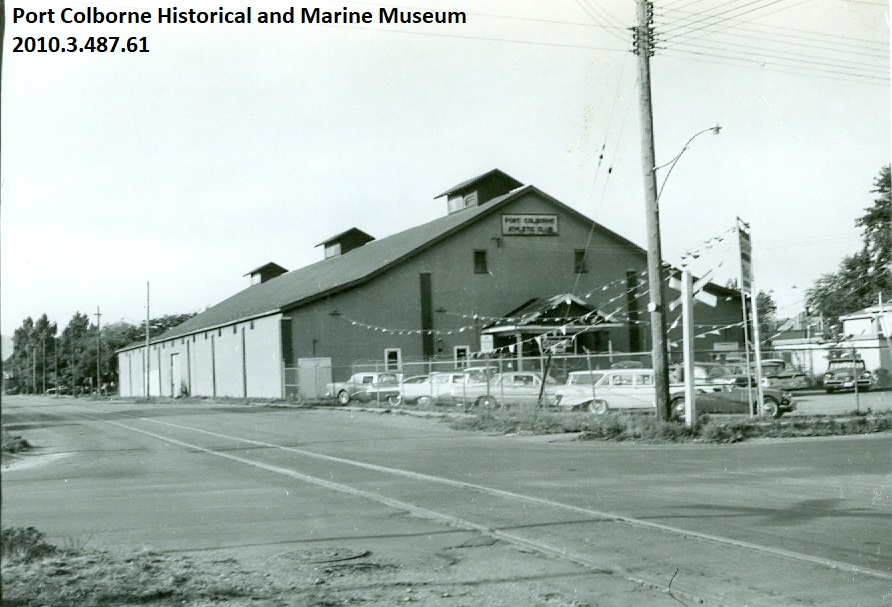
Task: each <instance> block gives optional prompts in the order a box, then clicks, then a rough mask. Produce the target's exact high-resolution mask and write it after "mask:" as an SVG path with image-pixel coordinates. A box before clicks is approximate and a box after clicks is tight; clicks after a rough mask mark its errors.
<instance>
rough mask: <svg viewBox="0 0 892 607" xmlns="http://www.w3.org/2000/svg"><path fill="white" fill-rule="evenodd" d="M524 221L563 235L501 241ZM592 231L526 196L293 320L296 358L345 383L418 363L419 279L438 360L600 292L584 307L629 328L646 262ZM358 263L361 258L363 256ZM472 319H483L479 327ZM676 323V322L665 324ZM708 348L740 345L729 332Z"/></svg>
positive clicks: (729, 315) (733, 313)
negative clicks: (553, 221)
mask: <svg viewBox="0 0 892 607" xmlns="http://www.w3.org/2000/svg"><path fill="white" fill-rule="evenodd" d="M520 213H530V214H533V213H545V214H557V215H558V229H559V232H560V234H559V235H558V236H503V235H502V223H501V215H502V214H520ZM590 225H591V224H589V223H587V222H584V221H581V220H580V219H579V218H578V217H577V216H576V215H573V214H570V213H567V212H564V211H562V210H558V209H557V208H556V207H555V206H554V205H552V204H551V203H550V202H548V201H547V200H544V199H542V198H541V197H540V196H539V195H538V194H536V193H534V192H532V193H529V194H527V195H526V196H523V197H521V198H519V199H518V200H517V201H515V202H513V203H512V204H510V205H508V206H506V207H504V208H503V209H501V210H500V211H498V212H496V213H494V214H493V215H491V216H489V217H486V218H483V219H482V220H480V221H478V222H477V223H476V224H474V225H472V226H470V227H468V228H467V229H465V230H463V231H461V232H459V233H457V234H455V235H454V236H452V237H450V238H448V239H446V240H445V241H442V242H440V243H439V244H437V245H436V246H434V247H432V248H430V249H428V250H427V251H424V252H422V253H420V254H419V255H417V256H415V257H414V258H412V259H410V260H407V261H406V262H404V263H402V264H400V265H399V266H397V267H395V268H393V269H391V270H389V271H387V272H385V273H383V274H381V275H379V276H378V277H376V278H375V279H373V280H371V281H369V282H367V283H365V284H363V285H361V286H358V287H356V288H353V289H349V290H347V291H344V292H341V293H338V294H336V295H334V296H332V297H330V298H327V299H325V300H318V301H316V302H314V303H311V304H308V305H305V306H302V307H300V308H297V309H294V310H292V311H287V312H286V313H285V314H286V316H287V317H290V318H291V338H292V347H293V350H294V357H295V358H304V357H313V356H329V357H331V359H332V371H333V375H334V377H335V379H343V378H345V377H346V376H347V375H348V374H349V372H350V365H351V364H352V363H354V362H358V361H369V360H381V359H383V358H384V350H385V348H400V349H401V354H402V358H403V360H408V359H415V360H420V359H421V358H422V357H423V355H424V338H423V336H422V335H420V334H418V333H412V334H406V333H405V331H407V330H410V331H418V330H420V329H422V326H421V314H420V312H421V310H422V309H423V304H424V302H422V301H421V297H420V293H419V288H418V280H419V275H420V274H422V273H429V274H430V277H431V278H430V280H431V299H432V301H431V303H430V305H431V307H432V308H433V310H434V314H433V329H434V330H435V331H437V332H438V333H437V334H436V335H435V336H434V338H433V339H434V344H433V347H434V353H435V355H437V356H446V357H448V356H450V355H451V354H452V353H453V349H454V347H455V346H468V347H470V349H471V351H478V350H479V346H480V329H481V328H482V327H483V326H484V325H486V324H487V323H489V322H490V319H491V318H497V317H501V316H502V315H504V314H506V313H507V312H509V311H510V310H512V309H514V308H516V307H518V306H520V305H522V304H523V303H525V302H526V301H528V300H530V299H533V298H537V297H544V296H551V295H556V294H559V293H568V292H573V293H575V294H577V295H584V294H585V293H587V292H589V291H594V293H593V295H592V297H590V298H589V299H588V300H587V301H588V302H589V303H590V304H591V305H593V306H594V307H597V308H601V309H602V310H603V311H604V312H607V313H611V312H618V313H619V318H620V319H622V321H624V320H625V318H626V314H627V312H628V305H629V302H628V299H627V297H626V290H627V286H626V285H627V282H626V279H627V272H629V271H632V272H641V271H643V270H644V269H645V267H646V259H645V255H644V254H643V252H641V251H640V250H637V249H634V248H631V247H629V246H628V245H627V244H625V243H623V242H621V241H619V240H617V239H615V238H612V237H611V236H609V235H608V234H606V233H605V232H603V231H601V230H598V229H595V231H594V232H593V233H592V234H591V239H590V240H589V236H590V234H589V232H590ZM586 243H588V248H587V252H586V263H587V266H588V272H587V273H584V274H575V273H574V270H573V268H574V260H575V250H577V249H585V248H586ZM475 250H486V252H487V262H488V266H489V270H490V273H488V274H475V273H474V267H473V255H474V251H475ZM353 254H361V249H359V250H358V251H357V252H354V253H353ZM641 284H642V285H643V286H641V287H639V292H640V293H644V291H646V289H647V287H646V280H645V279H644V278H643V277H642V279H641ZM605 286H606V287H607V288H606V289H604V287H605ZM670 296H671V292H670ZM644 298H645V299H643V300H642V301H641V302H639V309H643V308H646V305H647V304H646V302H647V299H646V295H645V296H644ZM735 306H736V307H735ZM739 309H740V303H739V300H737V299H735V300H733V302H732V303H728V302H724V301H720V303H719V307H718V308H716V309H712V308H708V307H707V306H703V305H698V306H697V308H696V314H697V322H698V323H701V322H702V323H712V322H713V319H718V318H720V319H721V322H725V320H728V322H729V323H730V322H735V321H739ZM437 310H445V312H438V311H437ZM474 314H477V315H478V320H477V321H476V323H475V321H474V319H473V315H474ZM640 319H641V320H642V321H645V322H646V321H647V320H648V315H647V314H646V313H645V314H641V315H640ZM673 319H674V316H671V315H670V319H669V322H670V323H671V321H672V320H673ZM354 323H356V324H354ZM366 325H370V326H371V328H369V327H366ZM459 329H462V331H461V332H459ZM400 331H404V333H403V334H400ZM447 331H452V333H451V334H447V333H446V332H447ZM649 331H650V330H649V327H648V325H647V324H642V325H641V327H640V332H639V334H640V335H641V336H646V335H649ZM732 332H733V331H732ZM629 333H630V332H629V330H628V328H627V327H622V328H617V329H610V330H609V332H608V336H609V340H610V342H611V345H612V347H613V349H614V350H616V351H628V349H629V346H630V343H629V342H630V339H629V337H630V335H629ZM738 333H739V331H738ZM675 334H677V335H678V338H679V339H680V335H681V332H680V328H677V329H675V330H673V332H671V333H670V336H674V335H675ZM736 334H737V333H735V335H736ZM710 339H711V340H712V341H735V339H733V338H732V337H731V336H729V332H728V331H726V332H724V333H723V335H721V336H710ZM710 339H706V340H704V339H698V342H697V346H698V348H704V347H707V344H708V343H709V341H710ZM642 341H648V342H649V340H645V339H642ZM604 343H606V341H605V342H604Z"/></svg>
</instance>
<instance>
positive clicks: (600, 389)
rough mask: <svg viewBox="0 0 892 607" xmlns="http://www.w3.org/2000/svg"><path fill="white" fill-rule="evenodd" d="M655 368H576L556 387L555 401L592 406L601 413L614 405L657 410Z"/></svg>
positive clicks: (575, 406) (562, 405)
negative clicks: (578, 369) (583, 369)
mask: <svg viewBox="0 0 892 607" xmlns="http://www.w3.org/2000/svg"><path fill="white" fill-rule="evenodd" d="M655 402H656V389H655V388H654V372H653V369H641V368H627V369H613V368H612V369H607V370H599V371H572V372H570V374H569V375H568V376H567V382H566V383H565V384H564V385H562V386H558V387H557V388H556V389H555V404H556V405H557V406H558V407H559V408H563V409H566V410H586V409H587V410H588V411H591V412H592V413H596V414H598V415H600V414H603V413H606V412H607V411H609V410H611V409H619V410H625V411H629V410H644V411H650V412H653V411H654V406H655V405H654V403H655Z"/></svg>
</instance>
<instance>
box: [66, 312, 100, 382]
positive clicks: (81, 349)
mask: <svg viewBox="0 0 892 607" xmlns="http://www.w3.org/2000/svg"><path fill="white" fill-rule="evenodd" d="M94 331H95V325H94V326H91V325H90V317H89V316H87V315H86V314H84V313H83V312H76V313H75V314H74V316H72V317H71V320H70V321H68V326H66V327H65V328H64V329H63V330H62V338H61V340H60V341H61V343H60V344H59V352H60V359H61V360H64V363H65V366H64V370H63V371H62V377H63V380H64V382H65V385H66V386H68V387H69V388H71V390H72V392H73V393H77V392H78V391H81V390H82V389H83V387H84V386H87V385H89V380H88V378H90V377H96V350H95V348H96V334H95V332H94Z"/></svg>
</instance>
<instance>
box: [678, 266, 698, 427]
mask: <svg viewBox="0 0 892 607" xmlns="http://www.w3.org/2000/svg"><path fill="white" fill-rule="evenodd" d="M693 283H694V281H693V279H692V278H691V273H690V271H688V270H687V269H684V270H682V271H681V330H682V335H683V338H682V344H681V347H682V353H683V360H684V423H685V425H686V426H687V427H688V428H693V427H694V420H695V419H696V418H697V401H696V398H697V390H696V388H695V386H694V284H693Z"/></svg>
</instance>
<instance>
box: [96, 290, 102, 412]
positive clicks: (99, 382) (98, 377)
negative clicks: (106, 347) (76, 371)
mask: <svg viewBox="0 0 892 607" xmlns="http://www.w3.org/2000/svg"><path fill="white" fill-rule="evenodd" d="M100 316H102V314H100V313H99V306H96V396H99V391H100V390H101V389H102V367H101V360H102V359H101V358H100V353H101V351H102V342H101V341H100V336H101V335H102V329H101V327H100V326H99V317H100Z"/></svg>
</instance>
